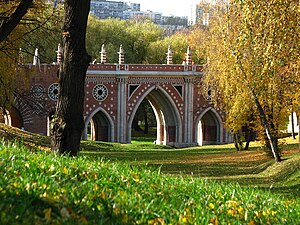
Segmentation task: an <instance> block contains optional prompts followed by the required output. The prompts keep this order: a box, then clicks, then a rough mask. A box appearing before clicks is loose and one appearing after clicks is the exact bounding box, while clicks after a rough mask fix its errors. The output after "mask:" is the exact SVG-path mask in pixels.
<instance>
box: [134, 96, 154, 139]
mask: <svg viewBox="0 0 300 225" xmlns="http://www.w3.org/2000/svg"><path fill="white" fill-rule="evenodd" d="M156 127H157V122H156V116H155V113H154V110H153V106H152V105H151V103H150V102H149V100H148V98H147V97H146V98H144V99H143V101H142V102H141V104H140V105H139V107H138V109H137V111H136V113H135V115H134V117H133V121H132V124H131V131H132V134H131V136H132V138H134V139H139V138H143V139H144V140H147V141H150V142H153V141H154V140H155V138H156V130H157V129H156Z"/></svg>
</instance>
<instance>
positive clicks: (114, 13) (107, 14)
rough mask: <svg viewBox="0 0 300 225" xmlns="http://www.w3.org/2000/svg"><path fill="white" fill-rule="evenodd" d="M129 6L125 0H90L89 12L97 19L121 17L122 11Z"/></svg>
mask: <svg viewBox="0 0 300 225" xmlns="http://www.w3.org/2000/svg"><path fill="white" fill-rule="evenodd" d="M129 8H130V6H129V5H128V4H127V3H126V2H121V1H119V2H114V1H106V0H92V1H91V8H90V13H91V14H93V15H95V16H97V17H98V18H99V19H107V18H122V17H123V12H124V11H127V10H128V9H129Z"/></svg>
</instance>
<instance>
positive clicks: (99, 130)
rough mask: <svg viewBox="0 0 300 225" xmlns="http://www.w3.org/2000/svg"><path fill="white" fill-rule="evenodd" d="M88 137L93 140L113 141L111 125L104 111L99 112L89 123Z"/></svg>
mask: <svg viewBox="0 0 300 225" xmlns="http://www.w3.org/2000/svg"><path fill="white" fill-rule="evenodd" d="M87 139H88V140H93V141H106V142H107V141H111V125H110V122H109V120H108V118H107V117H106V115H105V114H104V113H103V112H102V111H99V112H97V113H96V114H95V115H94V116H93V118H92V119H91V120H90V122H89V123H88V127H87Z"/></svg>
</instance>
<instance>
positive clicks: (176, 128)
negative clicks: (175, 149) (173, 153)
mask: <svg viewBox="0 0 300 225" xmlns="http://www.w3.org/2000/svg"><path fill="white" fill-rule="evenodd" d="M144 99H147V100H148V101H149V103H150V105H151V107H152V109H153V112H154V115H155V119H156V140H155V143H156V144H164V145H170V146H177V145H180V144H181V142H182V132H181V130H182V125H181V119H180V115H179V112H178V110H177V108H176V105H175V104H174V102H173V100H172V98H171V97H170V96H169V95H168V93H166V92H165V91H164V90H163V89H162V88H161V87H153V88H151V89H150V90H148V92H146V93H144V95H143V96H142V97H141V99H140V101H139V102H138V103H137V105H136V107H135V109H134V110H133V113H132V115H131V118H130V120H129V124H128V125H129V128H130V132H129V133H128V135H129V137H128V139H129V142H130V141H131V135H132V132H131V127H132V122H133V118H134V115H135V114H136V112H137V109H138V107H139V106H140V104H141V102H142V100H144Z"/></svg>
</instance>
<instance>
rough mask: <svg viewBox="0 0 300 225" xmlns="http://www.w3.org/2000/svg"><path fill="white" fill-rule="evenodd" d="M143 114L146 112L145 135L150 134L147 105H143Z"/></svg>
mask: <svg viewBox="0 0 300 225" xmlns="http://www.w3.org/2000/svg"><path fill="white" fill-rule="evenodd" d="M143 112H144V121H145V129H144V134H148V132H149V123H148V113H147V109H146V104H144V105H143Z"/></svg>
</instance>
